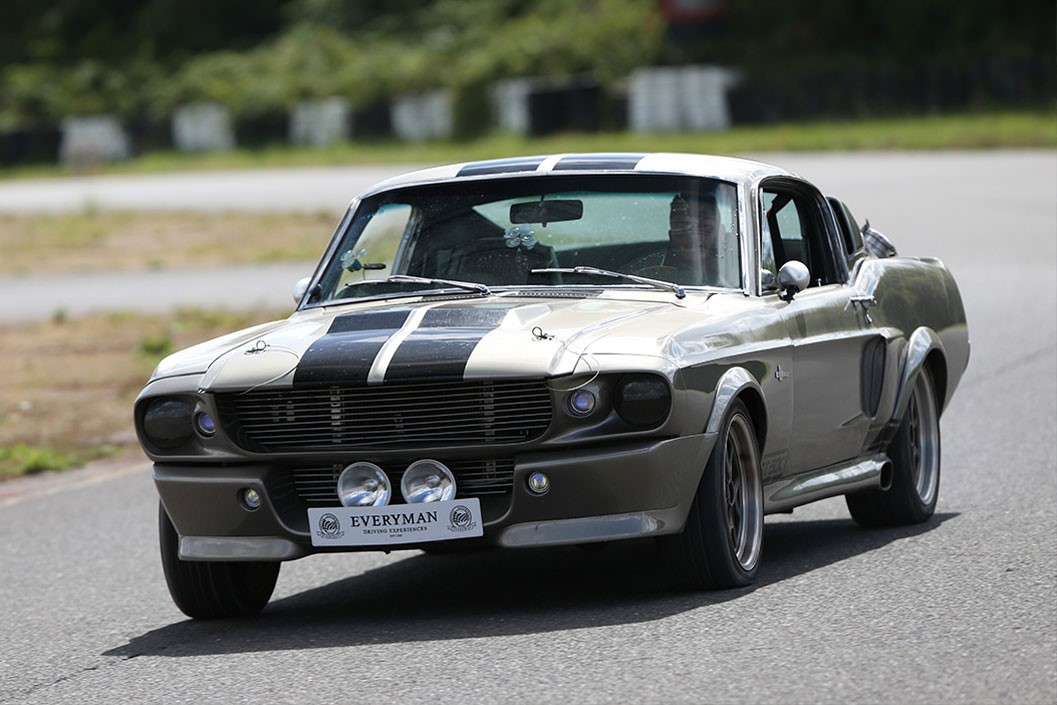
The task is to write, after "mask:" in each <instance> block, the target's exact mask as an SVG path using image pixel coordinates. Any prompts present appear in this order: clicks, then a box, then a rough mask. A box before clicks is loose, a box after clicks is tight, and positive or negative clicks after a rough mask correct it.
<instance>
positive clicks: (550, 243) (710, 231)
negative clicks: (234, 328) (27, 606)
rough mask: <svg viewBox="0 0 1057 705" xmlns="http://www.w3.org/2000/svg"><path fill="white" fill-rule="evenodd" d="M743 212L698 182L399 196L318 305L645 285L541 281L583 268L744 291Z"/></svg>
mask: <svg viewBox="0 0 1057 705" xmlns="http://www.w3.org/2000/svg"><path fill="white" fill-rule="evenodd" d="M737 213H738V204H737V191H736V189H735V187H734V186H733V185H732V184H729V183H726V182H722V181H715V180H710V179H700V178H690V177H669V176H656V175H653V176H645V175H603V176H589V177H584V176H576V177H565V176H561V177H555V176H545V177H532V178H523V179H501V180H478V181H463V182H458V183H447V184H440V185H431V186H418V187H413V188H407V189H401V190H395V191H387V192H385V193H382V194H379V195H377V196H373V197H370V198H367V199H364V200H363V201H362V202H361V203H360V205H359V207H358V208H357V209H356V212H355V213H354V214H353V217H352V219H351V221H350V222H349V225H348V227H347V228H346V229H345V231H344V232H343V233H341V235H340V236H339V237H340V240H339V243H338V246H337V248H336V249H335V250H334V254H333V256H332V257H331V259H330V261H329V262H328V263H327V265H326V267H325V268H324V272H323V275H322V277H321V279H320V281H319V283H318V285H317V286H316V287H315V289H314V291H313V293H312V295H311V298H310V301H309V303H312V304H319V303H326V302H328V301H334V300H342V299H354V298H362V297H370V296H378V295H387V294H397V293H406V292H416V291H426V290H429V289H444V288H450V287H448V286H447V285H446V284H445V283H444V280H448V281H449V282H459V283H474V284H483V285H485V289H484V291H485V292H487V291H488V290H489V288H491V289H494V288H496V287H508V286H513V287H522V288H523V287H526V286H570V285H591V286H599V287H601V286H641V284H634V283H633V282H630V281H628V280H623V281H621V280H614V279H613V278H612V277H604V276H599V275H596V274H590V273H583V272H580V273H574V272H566V271H562V272H533V270H539V269H555V268H561V269H569V268H573V267H592V268H596V269H602V270H609V271H610V272H617V273H620V274H630V275H635V276H639V277H646V278H651V279H656V280H661V281H665V282H672V283H675V284H680V285H684V286H691V287H692V286H713V287H722V288H731V289H739V288H741V262H740V247H739V237H740V236H739V228H738V218H737ZM392 275H407V278H405V279H403V280H400V279H399V278H397V279H394V280H390V279H389V277H391V276H392ZM411 277H417V278H419V279H420V280H430V281H414V280H412V279H410V278H411Z"/></svg>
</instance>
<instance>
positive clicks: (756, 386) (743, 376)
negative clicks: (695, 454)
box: [705, 367, 767, 452]
mask: <svg viewBox="0 0 1057 705" xmlns="http://www.w3.org/2000/svg"><path fill="white" fill-rule="evenodd" d="M749 389H751V390H752V391H753V392H755V393H756V395H757V396H758V397H759V400H760V402H761V403H760V404H758V405H757V404H750V405H749V407H750V410H751V411H753V412H755V413H756V414H762V417H761V418H754V419H753V420H752V421H753V426H755V427H756V436H757V441H758V443H759V444H760V451H761V452H762V451H763V443H764V435H765V431H766V428H767V407H766V404H765V403H764V400H765V399H766V397H764V395H763V389H762V388H761V387H760V383H759V382H757V381H756V378H755V377H753V376H752V374H750V373H749V371H748V370H746V369H745V368H744V367H732V368H730V369H729V370H727V371H726V372H724V373H723V376H722V377H720V378H719V383H718V384H717V385H716V396H715V399H714V400H713V402H712V411H711V412H710V413H709V415H708V423H707V424H706V425H705V433H719V429H720V424H722V423H723V419H724V418H726V415H727V410H728V409H729V408H730V404H731V402H733V401H734V400H735V399H737V398H738V397H739V396H740V395H741V394H742V393H743V392H745V391H746V390H749ZM761 431H762V432H761Z"/></svg>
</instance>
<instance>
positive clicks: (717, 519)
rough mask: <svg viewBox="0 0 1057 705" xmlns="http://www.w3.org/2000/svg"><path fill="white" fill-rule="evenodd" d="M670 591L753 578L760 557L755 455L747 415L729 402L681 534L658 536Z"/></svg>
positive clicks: (746, 582)
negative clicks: (670, 581) (670, 584)
mask: <svg viewBox="0 0 1057 705" xmlns="http://www.w3.org/2000/svg"><path fill="white" fill-rule="evenodd" d="M660 543H661V548H662V551H663V553H664V557H665V561H666V562H667V564H668V569H669V571H670V573H671V576H672V579H673V581H674V582H675V585H676V587H678V588H680V589H684V590H715V589H725V588H735V587H744V586H746V585H749V584H751V583H752V582H753V581H754V580H755V579H756V573H757V572H758V570H759V566H760V555H761V553H762V552H763V486H762V481H761V476H760V450H759V445H758V444H757V442H756V431H755V429H754V427H753V425H752V418H751V417H750V416H749V410H748V409H747V408H746V406H745V404H744V403H742V402H741V401H740V400H735V401H734V402H732V403H731V408H730V409H729V410H728V411H727V415H726V418H725V419H724V421H723V424H722V426H721V427H720V432H719V438H718V439H716V447H715V448H713V450H712V455H711V457H710V458H709V459H708V464H707V465H706V466H705V471H704V473H703V474H702V476H701V483H700V484H699V485H698V488H697V494H696V496H695V497H694V502H693V504H692V505H691V507H690V514H689V516H688V517H687V519H686V526H685V527H684V528H683V530H682V532H681V533H678V534H673V535H670V536H662V537H660Z"/></svg>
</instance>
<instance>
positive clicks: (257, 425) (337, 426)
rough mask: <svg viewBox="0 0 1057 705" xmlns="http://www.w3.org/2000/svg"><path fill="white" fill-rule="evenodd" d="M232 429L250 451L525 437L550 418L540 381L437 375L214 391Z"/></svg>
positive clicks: (494, 441) (419, 444)
mask: <svg viewBox="0 0 1057 705" xmlns="http://www.w3.org/2000/svg"><path fill="white" fill-rule="evenodd" d="M216 402H217V409H218V411H219V412H220V422H221V424H222V425H223V427H224V430H225V432H226V433H227V434H228V436H229V437H230V438H231V439H232V440H233V441H234V442H235V443H236V444H238V445H239V446H240V447H241V448H243V449H245V450H248V451H251V452H278V453H282V452H303V451H334V450H347V449H355V448H368V447H369V448H385V447H402V448H403V447H413V446H417V447H422V446H431V447H452V446H474V445H494V444H499V443H524V442H526V441H531V440H534V439H536V438H539V437H540V436H541V435H543V433H544V432H545V431H546V430H547V427H548V426H549V425H550V421H551V413H552V404H551V395H550V392H549V391H548V390H547V387H546V385H545V384H544V383H543V382H542V381H538V382H433V383H419V384H385V385H380V386H377V387H331V388H325V389H289V390H281V391H259V392H248V393H218V394H217V395H216Z"/></svg>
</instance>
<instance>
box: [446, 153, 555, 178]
mask: <svg viewBox="0 0 1057 705" xmlns="http://www.w3.org/2000/svg"><path fill="white" fill-rule="evenodd" d="M544 160H545V158H544V157H518V158H516V159H491V160H489V161H486V162H474V163H472V164H467V165H466V166H464V167H463V168H462V169H460V170H459V174H458V175H459V176H484V175H486V174H512V173H515V172H518V171H536V169H537V168H539V165H540V164H542V163H543V162H544Z"/></svg>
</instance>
